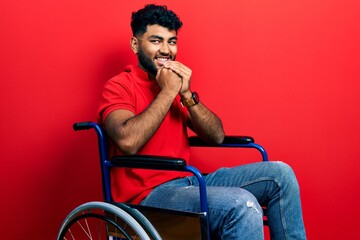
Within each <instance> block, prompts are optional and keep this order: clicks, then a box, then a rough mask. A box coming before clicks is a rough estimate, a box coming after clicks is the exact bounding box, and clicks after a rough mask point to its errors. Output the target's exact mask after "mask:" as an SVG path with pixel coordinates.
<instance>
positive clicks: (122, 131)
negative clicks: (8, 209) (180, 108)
mask: <svg viewBox="0 0 360 240" xmlns="http://www.w3.org/2000/svg"><path fill="white" fill-rule="evenodd" d="M156 81H157V82H158V84H159V86H160V89H161V90H160V93H159V94H158V95H157V97H156V98H155V99H154V101H153V102H152V103H151V104H150V105H149V107H148V108H147V109H145V110H144V111H143V112H142V113H140V114H138V115H135V114H134V113H132V112H130V111H128V110H116V111H113V112H111V113H110V114H109V115H108V116H107V117H106V119H105V129H106V131H107V133H108V134H109V136H110V138H111V139H112V140H113V141H114V142H115V143H116V145H117V146H118V147H119V148H120V150H121V151H122V152H123V153H124V154H136V153H137V152H138V150H139V149H140V148H141V147H142V146H144V144H146V143H147V142H148V141H149V139H150V138H151V137H152V136H153V135H154V133H155V132H156V130H157V129H158V128H159V126H160V125H161V123H162V121H163V120H164V118H165V116H166V114H167V112H168V111H169V109H170V107H171V104H172V102H173V101H174V99H175V97H176V95H177V94H178V93H179V89H180V87H181V79H180V78H179V76H177V75H176V74H174V73H173V72H172V71H170V70H168V69H160V70H159V71H158V74H157V76H156Z"/></svg>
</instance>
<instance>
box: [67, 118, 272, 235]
mask: <svg viewBox="0 0 360 240" xmlns="http://www.w3.org/2000/svg"><path fill="white" fill-rule="evenodd" d="M73 128H74V130H75V131H78V130H88V129H94V130H95V131H96V134H97V137H98V148H99V157H100V167H101V174H102V187H103V197H104V200H105V201H106V202H112V197H111V185H110V169H111V168H112V167H127V168H145V169H159V170H172V171H187V172H191V173H192V174H194V175H195V176H196V178H197V179H198V181H199V190H200V209H201V212H202V213H204V215H205V216H206V226H207V238H208V236H209V232H208V231H209V228H208V219H207V218H208V216H207V212H208V204H207V197H206V196H207V195H206V184H205V181H204V179H203V175H202V173H201V172H200V171H199V170H198V169H196V168H195V167H192V166H188V165H186V162H185V160H183V159H181V158H168V157H159V156H144V155H124V156H115V157H114V158H112V159H111V160H110V159H109V156H108V148H107V144H106V143H107V139H106V134H105V131H104V130H103V128H102V127H101V126H100V125H99V124H98V123H96V122H80V123H75V124H74V125H73ZM189 144H190V146H195V147H209V145H208V144H207V143H205V142H204V141H202V140H201V139H200V138H198V137H196V136H193V137H190V138H189ZM210 147H223V148H254V149H257V150H258V151H259V152H260V153H261V156H262V160H263V161H268V155H267V153H266V151H265V149H264V148H263V147H262V146H260V145H259V144H256V143H255V140H254V139H253V138H252V137H248V136H226V137H225V139H224V141H223V143H222V144H219V145H214V146H210Z"/></svg>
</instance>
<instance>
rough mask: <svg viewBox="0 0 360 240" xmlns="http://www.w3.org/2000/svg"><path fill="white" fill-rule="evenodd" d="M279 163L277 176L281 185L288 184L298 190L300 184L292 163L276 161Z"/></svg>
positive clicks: (276, 163)
mask: <svg viewBox="0 0 360 240" xmlns="http://www.w3.org/2000/svg"><path fill="white" fill-rule="evenodd" d="M274 164H275V165H277V173H276V175H277V178H278V180H279V181H280V182H281V185H287V186H288V187H289V188H291V189H293V190H296V191H298V189H299V184H298V181H297V179H296V176H295V172H294V170H293V169H292V168H291V166H290V165H288V164H287V163H284V162H280V161H279V162H274Z"/></svg>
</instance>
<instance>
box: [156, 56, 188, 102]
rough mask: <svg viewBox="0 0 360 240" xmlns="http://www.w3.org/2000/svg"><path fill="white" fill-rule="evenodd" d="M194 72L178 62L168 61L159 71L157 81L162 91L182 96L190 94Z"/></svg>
mask: <svg viewBox="0 0 360 240" xmlns="http://www.w3.org/2000/svg"><path fill="white" fill-rule="evenodd" d="M191 74H192V71H191V69H190V68H188V67H186V66H185V65H184V64H182V63H180V62H176V61H167V62H165V63H164V64H163V65H162V67H161V68H160V69H159V70H158V72H157V75H156V81H157V82H158V84H159V86H160V89H162V90H169V91H174V92H176V94H180V96H182V97H183V96H184V95H185V94H186V93H188V92H190V81H191Z"/></svg>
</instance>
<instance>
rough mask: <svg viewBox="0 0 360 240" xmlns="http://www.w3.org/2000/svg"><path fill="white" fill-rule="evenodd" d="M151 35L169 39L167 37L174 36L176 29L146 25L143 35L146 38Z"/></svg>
mask: <svg viewBox="0 0 360 240" xmlns="http://www.w3.org/2000/svg"><path fill="white" fill-rule="evenodd" d="M151 36H158V37H162V38H164V39H169V38H173V37H176V31H175V30H169V29H167V28H165V27H162V26H160V25H148V26H147V28H146V32H145V33H144V35H143V37H146V38H148V37H151Z"/></svg>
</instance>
